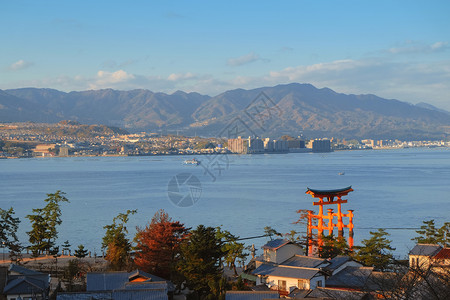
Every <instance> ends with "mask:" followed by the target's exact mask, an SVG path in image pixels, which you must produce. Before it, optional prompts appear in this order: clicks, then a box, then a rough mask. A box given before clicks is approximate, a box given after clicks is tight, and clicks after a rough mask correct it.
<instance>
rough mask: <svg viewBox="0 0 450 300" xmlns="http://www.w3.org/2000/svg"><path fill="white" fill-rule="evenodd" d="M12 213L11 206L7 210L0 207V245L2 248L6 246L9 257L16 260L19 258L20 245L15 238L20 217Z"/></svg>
mask: <svg viewBox="0 0 450 300" xmlns="http://www.w3.org/2000/svg"><path fill="white" fill-rule="evenodd" d="M14 214H15V212H14V209H13V208H12V207H11V208H10V209H8V210H4V209H1V208H0V245H1V247H2V248H8V249H9V250H10V257H11V259H13V257H14V261H16V262H17V261H18V260H21V257H22V256H21V248H22V247H21V246H20V243H19V240H18V238H17V230H18V228H19V223H20V219H19V218H14ZM3 251H4V249H3ZM11 255H12V256H11Z"/></svg>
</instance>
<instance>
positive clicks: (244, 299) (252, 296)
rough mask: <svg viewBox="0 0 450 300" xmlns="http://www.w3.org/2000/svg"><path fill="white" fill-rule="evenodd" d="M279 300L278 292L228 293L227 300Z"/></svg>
mask: <svg viewBox="0 0 450 300" xmlns="http://www.w3.org/2000/svg"><path fill="white" fill-rule="evenodd" d="M269 298H272V299H279V298H280V294H279V293H278V291H258V292H256V291H227V292H226V294H225V300H264V299H269Z"/></svg>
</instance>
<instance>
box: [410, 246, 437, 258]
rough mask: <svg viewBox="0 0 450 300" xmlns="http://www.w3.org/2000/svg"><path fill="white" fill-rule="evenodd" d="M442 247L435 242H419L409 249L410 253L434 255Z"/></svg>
mask: <svg viewBox="0 0 450 300" xmlns="http://www.w3.org/2000/svg"><path fill="white" fill-rule="evenodd" d="M441 249H442V247H441V246H439V245H434V244H417V245H415V246H414V248H412V250H411V251H409V255H422V256H434V255H436V254H437V253H438V252H439V251H440V250H441Z"/></svg>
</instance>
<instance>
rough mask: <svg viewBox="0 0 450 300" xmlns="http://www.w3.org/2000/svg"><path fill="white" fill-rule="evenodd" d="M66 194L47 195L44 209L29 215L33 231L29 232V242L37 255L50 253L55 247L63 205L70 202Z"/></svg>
mask: <svg viewBox="0 0 450 300" xmlns="http://www.w3.org/2000/svg"><path fill="white" fill-rule="evenodd" d="M64 195H65V193H64V192H61V191H56V193H54V194H47V199H45V200H44V201H45V202H46V203H47V204H46V205H45V207H44V208H34V209H33V212H34V214H31V215H27V216H26V218H27V219H29V220H30V222H31V227H32V230H31V231H29V232H27V234H28V236H29V241H30V243H31V244H32V246H31V247H30V249H31V250H32V251H34V252H37V253H43V252H44V251H50V249H51V248H53V247H54V246H55V242H56V239H57V238H58V231H57V229H56V227H57V226H58V225H61V223H62V220H61V214H62V213H61V206H60V205H61V203H62V202H69V200H68V199H67V198H66V197H65V196H64Z"/></svg>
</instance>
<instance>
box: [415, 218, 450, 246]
mask: <svg viewBox="0 0 450 300" xmlns="http://www.w3.org/2000/svg"><path fill="white" fill-rule="evenodd" d="M416 232H417V233H418V234H419V236H418V237H415V238H413V239H412V240H413V241H416V242H417V243H419V244H439V245H442V246H444V247H447V246H449V245H450V222H445V223H444V225H443V226H442V227H440V228H437V227H436V224H435V223H434V220H429V221H423V225H422V226H420V230H416Z"/></svg>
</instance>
